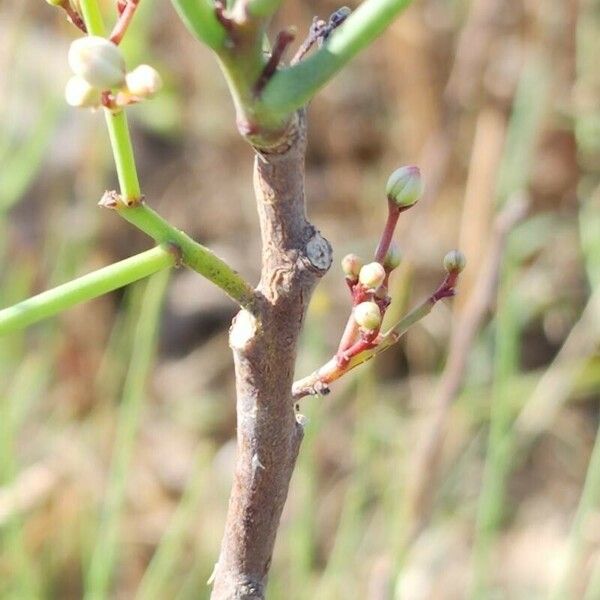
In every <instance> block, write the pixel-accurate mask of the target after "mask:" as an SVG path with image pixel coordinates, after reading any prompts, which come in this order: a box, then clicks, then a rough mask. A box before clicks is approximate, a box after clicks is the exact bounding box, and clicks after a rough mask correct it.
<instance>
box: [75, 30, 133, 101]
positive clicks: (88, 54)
mask: <svg viewBox="0 0 600 600" xmlns="http://www.w3.org/2000/svg"><path fill="white" fill-rule="evenodd" d="M68 60H69V66H70V67H71V69H73V73H75V75H78V76H79V77H81V78H82V79H85V81H87V82H88V83H89V84H90V85H91V86H92V87H95V88H98V89H100V90H106V89H110V88H115V87H120V86H122V85H123V83H124V82H125V59H124V58H123V55H122V54H121V50H120V49H119V47H118V46H116V45H115V44H113V43H112V42H110V41H109V40H106V39H104V38H103V37H99V36H95V35H89V36H86V37H82V38H79V39H77V40H75V41H74V42H73V43H72V44H71V47H70V48H69V55H68Z"/></svg>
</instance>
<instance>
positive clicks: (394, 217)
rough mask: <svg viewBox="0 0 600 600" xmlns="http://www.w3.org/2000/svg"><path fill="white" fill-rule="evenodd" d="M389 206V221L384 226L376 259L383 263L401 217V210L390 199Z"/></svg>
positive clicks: (376, 251)
mask: <svg viewBox="0 0 600 600" xmlns="http://www.w3.org/2000/svg"><path fill="white" fill-rule="evenodd" d="M388 207H389V210H388V216H387V221H386V222H385V227H384V228H383V232H382V234H381V239H380V240H379V244H377V249H376V250H375V259H374V260H375V262H378V263H380V264H382V265H383V263H384V262H385V257H386V256H387V253H388V250H389V249H390V244H391V243H392V239H393V237H394V231H395V230H396V225H397V224H398V218H399V217H400V210H399V209H398V207H397V206H396V205H395V203H394V202H392V201H391V200H388Z"/></svg>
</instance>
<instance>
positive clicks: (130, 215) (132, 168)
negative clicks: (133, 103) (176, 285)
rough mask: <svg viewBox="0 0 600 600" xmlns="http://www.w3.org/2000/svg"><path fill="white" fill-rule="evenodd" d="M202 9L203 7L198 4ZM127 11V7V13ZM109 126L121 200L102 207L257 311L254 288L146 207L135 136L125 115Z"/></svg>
mask: <svg viewBox="0 0 600 600" xmlns="http://www.w3.org/2000/svg"><path fill="white" fill-rule="evenodd" d="M198 6H200V4H198ZM81 7H82V11H83V15H84V18H85V20H86V24H87V27H88V30H89V31H90V34H91V35H104V23H103V22H102V15H101V14H100V11H99V9H98V3H97V0H81ZM126 11H127V7H125V11H124V12H123V14H125V12H126ZM104 113H105V117H106V125H107V128H108V133H109V136H110V142H111V147H112V151H113V156H114V159H115V165H116V168H117V175H118V178H119V186H120V188H121V196H120V197H119V196H117V195H114V194H112V193H110V192H109V193H108V195H106V194H105V196H104V197H103V199H102V200H101V204H102V205H103V206H105V207H108V208H114V209H116V210H117V212H118V213H119V214H120V215H121V216H122V217H123V218H124V219H126V220H127V221H129V222H130V223H132V224H134V225H136V227H138V228H139V229H141V230H142V231H144V232H145V233H147V234H148V235H150V236H151V237H153V238H154V239H155V240H156V241H157V242H159V243H165V242H168V243H171V244H175V245H176V246H177V248H178V249H179V251H180V252H181V261H182V262H183V263H184V264H185V265H187V266H189V267H190V268H192V269H194V270H195V271H197V272H198V273H200V274H202V275H204V276H205V277H206V278H207V279H209V280H210V281H212V282H213V283H215V285H218V286H219V287H220V288H221V289H223V290H224V291H225V292H226V293H227V294H228V295H229V296H230V297H231V298H233V300H235V301H236V302H238V303H239V304H240V306H242V307H244V308H246V309H248V310H251V311H252V310H253V304H254V300H255V295H254V292H253V290H252V288H251V286H250V285H249V284H248V283H246V282H245V281H244V280H243V279H242V277H240V275H239V274H238V273H236V272H235V271H234V270H233V269H232V268H231V267H230V266H229V265H227V264H226V263H225V262H224V261H222V260H221V259H220V258H218V257H217V256H216V255H215V254H213V253H212V252H211V251H210V250H208V249H207V248H205V247H204V246H202V245H201V244H198V243H197V242H195V241H194V240H192V239H191V238H190V237H189V236H187V235H186V234H185V233H183V232H182V231H179V230H178V229H176V228H175V227H173V226H172V225H170V224H169V223H168V222H167V221H165V220H164V219H163V218H162V217H160V216H159V215H158V214H157V213H155V212H154V211H153V210H152V209H150V208H149V207H147V206H146V205H145V204H144V203H143V196H142V192H141V189H140V184H139V179H138V174H137V168H136V164H135V158H134V154H133V146H132V143H131V136H130V134H129V128H128V125H127V118H126V116H125V111H123V110H119V111H116V112H115V111H112V110H109V109H106V108H105V109H104Z"/></svg>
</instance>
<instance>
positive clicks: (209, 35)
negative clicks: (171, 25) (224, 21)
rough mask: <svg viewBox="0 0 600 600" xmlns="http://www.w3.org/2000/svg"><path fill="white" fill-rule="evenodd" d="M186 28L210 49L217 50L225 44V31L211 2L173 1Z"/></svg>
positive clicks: (198, 0)
mask: <svg viewBox="0 0 600 600" xmlns="http://www.w3.org/2000/svg"><path fill="white" fill-rule="evenodd" d="M172 2H173V6H174V7H175V10H176V11H177V13H178V14H179V16H180V18H181V20H182V21H183V22H184V23H185V25H186V27H187V28H188V29H189V30H190V31H191V32H192V33H193V34H194V35H195V36H196V37H197V38H200V39H201V40H202V41H203V42H204V43H205V44H206V45H207V46H208V47H209V48H212V49H213V50H216V49H217V48H220V47H222V46H223V44H224V42H225V37H226V36H225V30H224V29H223V26H222V25H221V24H220V23H219V21H218V20H217V17H216V16H215V7H214V5H213V3H212V2H210V0H172Z"/></svg>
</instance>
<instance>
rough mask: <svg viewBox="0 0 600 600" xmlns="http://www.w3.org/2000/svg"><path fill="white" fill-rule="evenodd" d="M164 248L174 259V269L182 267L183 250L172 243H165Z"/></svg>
mask: <svg viewBox="0 0 600 600" xmlns="http://www.w3.org/2000/svg"><path fill="white" fill-rule="evenodd" d="M165 248H166V249H167V251H168V252H169V253H170V254H172V255H173V256H174V257H175V265H174V266H175V267H176V268H179V267H181V266H182V265H183V250H182V249H181V247H180V246H178V245H177V244H175V243H174V242H166V243H165Z"/></svg>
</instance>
